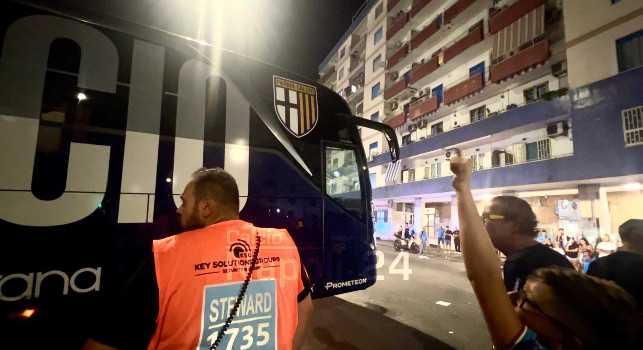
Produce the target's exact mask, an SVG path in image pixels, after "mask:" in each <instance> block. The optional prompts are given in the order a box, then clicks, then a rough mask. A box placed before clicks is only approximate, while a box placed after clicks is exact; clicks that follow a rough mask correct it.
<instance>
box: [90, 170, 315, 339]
mask: <svg viewBox="0 0 643 350" xmlns="http://www.w3.org/2000/svg"><path fill="white" fill-rule="evenodd" d="M181 200H182V205H181V206H180V207H179V208H178V209H177V213H178V214H179V215H180V216H181V225H182V226H183V228H184V229H186V230H189V231H187V232H183V233H181V234H179V235H175V236H171V237H167V238H165V239H161V240H156V241H154V242H153V253H154V254H153V259H149V260H148V262H147V263H146V264H144V265H143V266H142V267H141V268H140V269H139V271H138V272H139V273H138V274H137V276H135V277H133V279H132V283H130V285H132V286H134V287H133V288H131V289H140V285H150V284H156V286H157V287H158V292H157V293H154V294H155V295H153V296H151V297H150V298H146V297H143V296H141V295H138V296H135V297H131V295H132V294H136V293H134V292H127V291H126V292H124V293H122V294H123V295H125V298H124V299H127V300H126V301H125V302H123V303H122V304H123V305H127V306H123V305H121V306H120V310H126V311H129V308H130V307H131V308H132V309H133V310H132V311H133V312H132V313H133V314H134V313H136V311H135V310H141V309H144V310H145V311H143V313H147V314H152V313H154V311H156V322H155V324H154V326H149V327H146V326H145V324H144V323H148V324H150V323H151V322H141V323H143V324H141V325H140V327H139V328H140V329H139V331H140V332H139V333H140V335H139V334H136V330H114V328H118V327H115V326H114V325H106V327H103V329H102V330H98V331H95V332H94V334H92V337H91V338H90V339H88V340H87V341H86V342H85V344H84V346H83V349H114V348H120V347H131V346H132V343H131V342H128V340H129V339H126V338H127V337H128V336H126V335H123V334H130V335H132V336H137V337H139V338H140V337H143V338H144V339H145V337H146V334H147V337H149V335H150V333H151V331H152V330H153V335H152V336H151V341H150V342H149V344H148V346H147V348H148V349H203V350H206V349H210V348H211V346H212V345H213V344H214V343H215V341H216V344H217V346H218V349H225V348H228V347H229V346H230V347H231V348H233V349H280V350H281V349H285V350H290V349H293V348H295V349H296V348H298V347H299V345H300V344H301V341H302V337H303V333H304V330H305V326H306V323H307V321H308V319H309V318H310V314H311V313H312V299H311V296H310V286H309V284H310V282H309V281H308V277H307V275H306V272H305V270H304V269H303V266H302V265H301V262H300V258H299V252H298V250H297V247H296V246H295V243H294V241H293V240H292V238H291V237H290V235H289V234H288V232H287V231H286V230H280V229H268V228H256V227H254V226H253V225H252V224H251V223H248V222H245V221H242V220H239V214H238V212H239V192H238V189H237V185H236V182H235V180H234V178H232V176H230V174H228V173H227V172H225V171H224V170H223V169H220V168H214V169H205V168H202V169H199V170H197V171H196V172H195V173H194V174H193V175H192V180H191V181H190V182H189V183H188V184H187V185H186V187H185V190H184V191H183V194H182V195H181ZM257 249H258V252H257ZM152 271H153V272H152ZM250 272H251V276H250V280H249V281H248V282H247V284H245V283H244V281H245V280H246V279H247V278H248V277H249V273H250ZM152 274H153V276H154V277H150V276H152ZM244 285H245V286H246V288H243V287H244ZM126 289H127V288H126ZM143 289H147V290H149V289H150V288H148V286H146V287H144V288H143ZM148 294H150V293H148ZM150 295H151V294H150ZM119 301H120V300H119ZM141 305H142V306H141ZM150 310H151V311H150ZM231 312H233V313H234V316H233V317H232V319H230V315H231ZM121 313H123V311H121ZM121 316H124V317H127V316H126V315H121ZM132 316H133V317H136V315H132ZM108 319H109V317H108ZM148 319H149V318H148ZM112 323H114V322H112ZM124 324H130V325H131V324H137V323H136V322H129V323H128V322H127V320H125V321H124ZM121 327H123V326H121ZM224 328H225V332H224V333H223V335H222V336H220V334H219V333H221V331H222V330H223V329H224ZM218 337H219V338H220V339H217V338H218ZM147 339H148V340H149V338H147ZM139 343H140V342H139Z"/></svg>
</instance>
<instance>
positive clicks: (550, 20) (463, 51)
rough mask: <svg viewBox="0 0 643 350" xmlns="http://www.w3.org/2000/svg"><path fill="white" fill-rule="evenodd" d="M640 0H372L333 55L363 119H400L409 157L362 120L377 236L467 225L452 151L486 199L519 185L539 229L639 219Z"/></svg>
mask: <svg viewBox="0 0 643 350" xmlns="http://www.w3.org/2000/svg"><path fill="white" fill-rule="evenodd" d="M642 17H643V16H642V9H641V2H640V1H639V0H566V1H561V0H381V1H374V0H369V1H368V2H366V4H365V6H364V8H363V11H362V12H361V13H360V14H359V15H358V16H357V17H356V19H355V21H354V22H353V24H352V26H351V27H350V28H349V29H348V31H347V33H346V34H345V35H344V37H343V38H342V39H341V40H340V42H338V43H337V45H336V46H335V48H334V49H333V50H332V52H330V53H329V55H328V56H327V58H326V60H325V61H324V62H323V63H321V64H320V66H319V73H320V82H321V83H322V84H324V85H326V86H328V87H331V88H333V89H334V90H335V91H337V92H338V93H340V94H341V95H342V96H343V97H344V98H345V99H346V101H347V103H348V105H349V106H350V107H351V109H352V111H353V112H354V114H355V115H356V116H357V117H362V118H369V119H371V120H376V121H381V122H384V123H386V124H388V125H390V126H391V127H393V128H395V130H396V133H397V135H398V139H399V141H400V145H401V146H402V148H401V160H400V161H399V162H397V163H395V164H391V163H390V159H389V160H387V159H386V156H385V155H380V153H381V152H382V151H383V150H384V149H385V147H386V142H385V140H384V139H383V136H382V135H380V134H378V133H375V132H372V131H370V130H362V139H363V144H364V148H365V150H366V152H367V154H368V155H369V160H370V162H369V170H370V178H371V183H372V185H373V197H374V199H375V210H376V212H377V224H376V231H377V232H376V234H377V235H378V236H379V237H390V234H391V232H393V231H394V230H395V229H396V228H397V227H399V225H402V224H404V223H407V222H408V223H410V224H412V225H414V226H415V228H416V230H419V229H425V230H427V232H428V233H429V236H430V237H434V234H435V233H434V231H435V228H436V227H439V225H444V226H446V225H450V226H451V227H452V228H453V227H456V226H458V218H457V211H456V210H455V200H454V197H453V195H454V193H453V190H452V188H451V185H450V183H451V175H452V173H451V172H450V170H449V157H450V156H452V154H453V149H459V150H460V151H461V152H462V155H463V156H466V157H471V158H473V163H474V171H475V172H474V175H473V179H472V186H473V189H474V195H475V196H476V199H477V201H478V204H479V205H480V207H482V206H483V205H484V203H485V202H486V201H487V200H488V199H490V198H492V197H493V196H496V195H502V194H505V195H516V196H519V197H521V198H524V199H525V200H527V201H528V202H529V203H530V204H531V205H532V208H533V209H534V211H535V212H536V213H537V214H538V219H539V228H540V229H545V230H547V231H549V232H551V233H555V232H556V231H557V229H558V228H560V227H562V228H565V229H566V231H567V232H571V233H572V234H576V235H579V236H580V235H584V236H588V237H597V236H598V235H600V234H603V233H608V234H613V233H616V232H617V228H618V225H620V223H622V222H623V221H625V220H627V219H629V218H640V217H641V214H640V208H641V207H642V204H643V193H642V192H641V187H640V184H641V183H642V182H643V120H642V118H643V88H642V86H643V84H640V82H641V81H642V78H643V68H641V64H642V57H641V55H642V52H643V49H642V48H643V39H641V32H642V26H643V18H642Z"/></svg>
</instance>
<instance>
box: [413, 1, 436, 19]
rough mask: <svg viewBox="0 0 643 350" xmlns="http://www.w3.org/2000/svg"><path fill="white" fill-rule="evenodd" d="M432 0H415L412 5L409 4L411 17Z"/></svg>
mask: <svg viewBox="0 0 643 350" xmlns="http://www.w3.org/2000/svg"><path fill="white" fill-rule="evenodd" d="M431 1H432V0H417V1H415V3H413V6H411V18H413V16H415V15H417V14H418V13H420V11H422V9H423V8H424V6H426V5H428V4H429V3H430V2H431Z"/></svg>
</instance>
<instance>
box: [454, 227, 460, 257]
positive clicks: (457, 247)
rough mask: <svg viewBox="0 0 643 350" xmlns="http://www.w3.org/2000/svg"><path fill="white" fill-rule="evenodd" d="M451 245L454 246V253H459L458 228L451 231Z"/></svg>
mask: <svg viewBox="0 0 643 350" xmlns="http://www.w3.org/2000/svg"><path fill="white" fill-rule="evenodd" d="M453 245H454V246H455V251H456V252H458V253H460V252H461V250H460V230H458V227H456V228H455V230H453Z"/></svg>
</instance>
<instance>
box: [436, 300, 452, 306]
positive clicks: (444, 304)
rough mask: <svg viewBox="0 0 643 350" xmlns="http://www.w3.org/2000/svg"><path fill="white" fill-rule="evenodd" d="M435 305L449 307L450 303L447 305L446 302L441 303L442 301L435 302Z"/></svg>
mask: <svg viewBox="0 0 643 350" xmlns="http://www.w3.org/2000/svg"><path fill="white" fill-rule="evenodd" d="M436 304H438V305H442V306H449V305H451V303H447V302H446V301H442V300H440V301H437V302H436Z"/></svg>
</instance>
